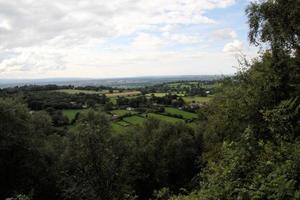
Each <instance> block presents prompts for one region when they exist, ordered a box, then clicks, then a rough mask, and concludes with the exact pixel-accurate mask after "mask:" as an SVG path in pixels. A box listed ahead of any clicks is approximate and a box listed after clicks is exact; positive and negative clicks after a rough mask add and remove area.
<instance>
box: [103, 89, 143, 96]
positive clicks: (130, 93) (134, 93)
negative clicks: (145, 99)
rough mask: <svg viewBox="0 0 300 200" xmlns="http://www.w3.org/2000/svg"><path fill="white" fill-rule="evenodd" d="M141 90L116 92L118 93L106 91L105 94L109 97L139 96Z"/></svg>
mask: <svg viewBox="0 0 300 200" xmlns="http://www.w3.org/2000/svg"><path fill="white" fill-rule="evenodd" d="M140 94H141V92H140V91H135V90H133V91H124V92H116V93H106V94H105V95H106V96H107V97H118V96H120V97H129V96H137V95H140Z"/></svg>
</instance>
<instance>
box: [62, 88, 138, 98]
mask: <svg viewBox="0 0 300 200" xmlns="http://www.w3.org/2000/svg"><path fill="white" fill-rule="evenodd" d="M57 92H65V93H68V94H79V93H85V94H99V95H101V94H105V95H106V96H107V97H117V96H124V97H127V96H136V95H139V94H141V92H140V91H136V90H130V91H123V92H119V90H114V91H113V93H109V91H108V90H101V91H95V90H78V89H62V90H57Z"/></svg>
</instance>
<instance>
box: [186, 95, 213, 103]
mask: <svg viewBox="0 0 300 200" xmlns="http://www.w3.org/2000/svg"><path fill="white" fill-rule="evenodd" d="M182 98H183V100H184V102H185V103H207V102H209V101H210V100H211V99H212V96H207V97H197V96H195V97H194V96H188V97H182Z"/></svg>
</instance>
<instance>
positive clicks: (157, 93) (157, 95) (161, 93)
mask: <svg viewBox="0 0 300 200" xmlns="http://www.w3.org/2000/svg"><path fill="white" fill-rule="evenodd" d="M167 94H168V93H164V92H156V93H149V94H146V96H148V97H151V96H152V95H154V96H156V97H163V96H166V95H167Z"/></svg>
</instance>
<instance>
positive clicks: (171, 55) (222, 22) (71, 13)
mask: <svg viewBox="0 0 300 200" xmlns="http://www.w3.org/2000/svg"><path fill="white" fill-rule="evenodd" d="M249 2H250V0H0V78H2V79H4V78H9V79H13V78H20V79H24V78H26V79H28V78H50V77H51V78H59V77H82V78H110V77H135V76H157V75H211V74H222V75H227V74H234V73H235V72H236V70H237V67H238V62H237V57H238V56H239V55H241V54H244V55H246V56H247V57H250V58H251V57H253V56H255V55H256V51H257V49H256V48H255V47H252V46H249V42H248V38H247V34H248V25H247V17H246V15H245V8H246V6H247V5H248V4H249Z"/></svg>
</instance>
